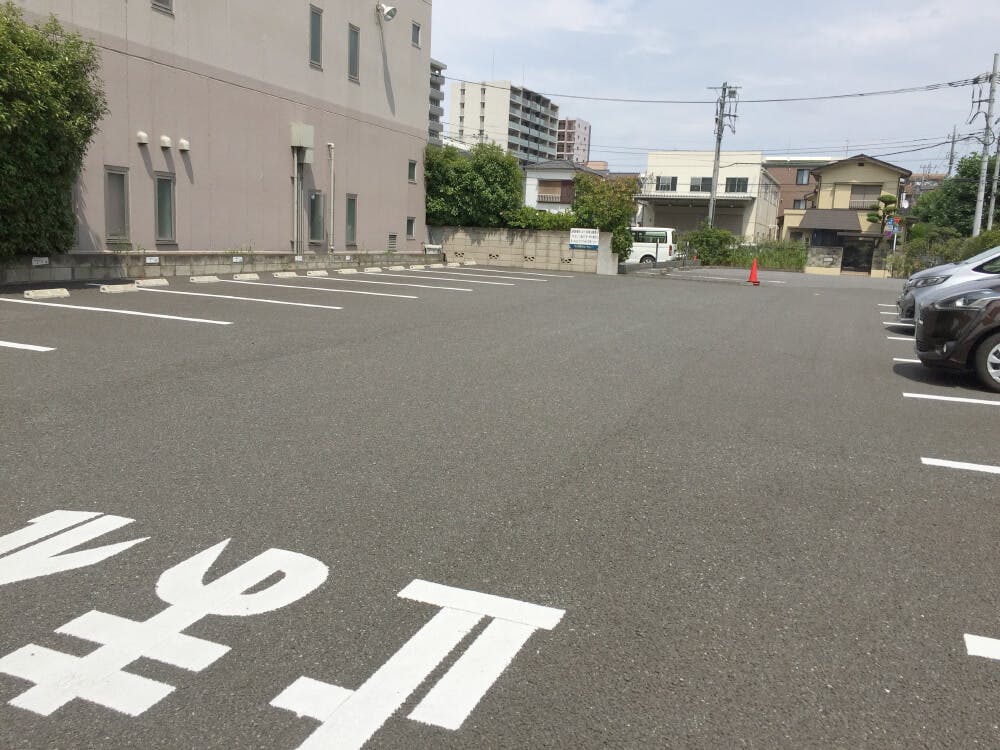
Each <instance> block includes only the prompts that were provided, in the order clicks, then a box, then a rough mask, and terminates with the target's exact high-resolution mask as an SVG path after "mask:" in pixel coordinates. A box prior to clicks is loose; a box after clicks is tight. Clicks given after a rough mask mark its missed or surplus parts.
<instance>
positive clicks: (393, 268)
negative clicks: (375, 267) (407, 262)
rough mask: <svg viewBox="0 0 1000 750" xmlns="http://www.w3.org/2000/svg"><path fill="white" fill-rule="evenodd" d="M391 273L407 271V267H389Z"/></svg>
mask: <svg viewBox="0 0 1000 750" xmlns="http://www.w3.org/2000/svg"><path fill="white" fill-rule="evenodd" d="M388 270H390V271H405V270H406V266H389V269H388Z"/></svg>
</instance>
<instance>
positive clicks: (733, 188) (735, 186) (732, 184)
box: [726, 177, 750, 193]
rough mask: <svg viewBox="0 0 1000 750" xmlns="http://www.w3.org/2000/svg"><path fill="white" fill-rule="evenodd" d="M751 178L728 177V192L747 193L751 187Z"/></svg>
mask: <svg viewBox="0 0 1000 750" xmlns="http://www.w3.org/2000/svg"><path fill="white" fill-rule="evenodd" d="M749 183H750V180H749V178H747V177H727V178H726V192H727V193H745V192H746V191H747V188H748V187H749Z"/></svg>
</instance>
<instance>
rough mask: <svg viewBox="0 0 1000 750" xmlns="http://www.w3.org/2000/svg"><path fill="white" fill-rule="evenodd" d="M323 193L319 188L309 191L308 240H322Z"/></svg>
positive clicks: (314, 241)
mask: <svg viewBox="0 0 1000 750" xmlns="http://www.w3.org/2000/svg"><path fill="white" fill-rule="evenodd" d="M324 208H325V207H324V205H323V193H322V192H320V191H319V190H310V191H309V242H311V243H313V244H319V243H321V242H323V219H324V214H325V212H324Z"/></svg>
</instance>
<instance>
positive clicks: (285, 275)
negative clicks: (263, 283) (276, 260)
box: [274, 271, 298, 279]
mask: <svg viewBox="0 0 1000 750" xmlns="http://www.w3.org/2000/svg"><path fill="white" fill-rule="evenodd" d="M296 276H298V273H296V272H295V271H275V272H274V278H276V279H294V278H295V277H296Z"/></svg>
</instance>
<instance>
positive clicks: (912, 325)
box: [882, 320, 917, 328]
mask: <svg viewBox="0 0 1000 750" xmlns="http://www.w3.org/2000/svg"><path fill="white" fill-rule="evenodd" d="M882 325H884V326H889V327H890V328H892V327H893V326H899V327H900V328H916V327H917V326H916V323H904V322H903V321H901V320H883V321H882Z"/></svg>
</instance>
